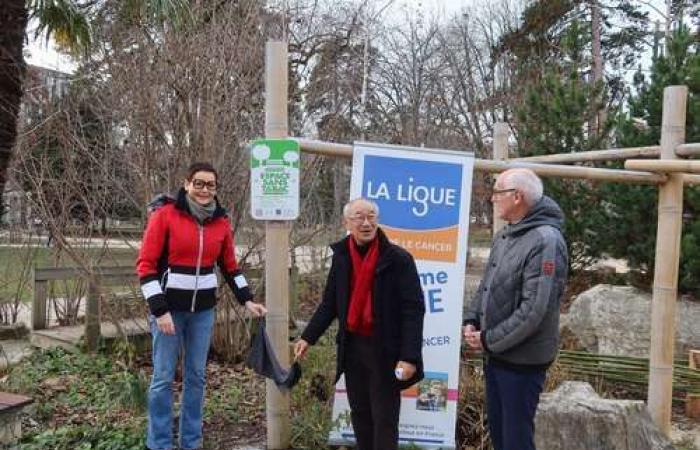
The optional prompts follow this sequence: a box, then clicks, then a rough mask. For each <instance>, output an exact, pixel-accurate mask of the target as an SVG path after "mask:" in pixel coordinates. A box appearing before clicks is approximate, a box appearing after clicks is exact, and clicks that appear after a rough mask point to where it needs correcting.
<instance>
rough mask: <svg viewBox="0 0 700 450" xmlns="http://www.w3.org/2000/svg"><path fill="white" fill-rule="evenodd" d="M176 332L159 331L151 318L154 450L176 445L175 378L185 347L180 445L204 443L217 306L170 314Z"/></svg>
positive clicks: (151, 432)
mask: <svg viewBox="0 0 700 450" xmlns="http://www.w3.org/2000/svg"><path fill="white" fill-rule="evenodd" d="M171 315H172V317H173V323H174V324H175V334H174V335H171V336H168V335H165V334H163V333H162V332H160V330H158V327H157V326H156V320H155V317H151V318H150V325H151V334H152V335H153V378H152V379H151V387H150V389H149V391H148V433H147V438H146V446H147V447H148V448H149V449H151V450H170V449H172V448H173V427H172V420H173V419H172V418H173V413H172V409H173V392H172V391H173V389H172V388H173V379H174V378H175V369H176V367H177V362H178V357H179V356H180V349H182V350H184V366H185V367H184V374H183V387H182V403H181V405H180V448H182V449H195V448H199V447H201V446H202V411H203V409H204V383H205V379H206V365H207V353H208V352H209V344H210V342H211V334H212V329H213V326H214V318H215V313H214V309H213V308H212V309H208V310H205V311H199V312H194V313H191V312H186V311H175V312H172V313H171Z"/></svg>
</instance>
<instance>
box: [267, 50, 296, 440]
mask: <svg viewBox="0 0 700 450" xmlns="http://www.w3.org/2000/svg"><path fill="white" fill-rule="evenodd" d="M265 56H266V61H265V136H266V137H267V138H286V137H287V134H288V131H287V126H288V125H287V124H288V117H287V96H288V86H287V84H288V78H287V59H288V58H287V43H286V42H285V41H269V42H268V43H267V46H266V53H265ZM290 228H291V226H290V223H289V222H284V221H267V222H265V297H266V298H265V303H266V305H267V309H268V314H267V332H268V334H269V336H270V341H271V342H272V347H273V348H274V350H275V353H276V355H277V358H278V359H279V362H280V363H281V364H282V366H284V367H288V366H289V272H288V271H287V255H288V253H289V230H290ZM265 393H266V397H265V400H266V415H267V448H268V449H271V450H282V449H286V448H289V444H290V440H291V439H290V438H291V430H290V426H289V413H290V409H289V394H288V393H284V392H282V391H281V390H280V389H279V388H278V387H277V386H276V385H275V383H274V382H273V381H272V380H267V381H266V389H265Z"/></svg>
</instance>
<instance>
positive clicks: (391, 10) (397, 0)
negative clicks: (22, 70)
mask: <svg viewBox="0 0 700 450" xmlns="http://www.w3.org/2000/svg"><path fill="white" fill-rule="evenodd" d="M0 1H2V0H0ZM338 1H343V0H338ZM640 1H641V0H640ZM644 1H646V0H644ZM663 1H664V0H650V2H651V3H653V4H655V5H656V6H658V7H660V8H663ZM377 3H378V4H379V5H380V6H379V7H380V8H381V7H382V6H383V5H389V6H388V8H387V10H386V13H387V14H390V15H394V16H397V15H400V14H401V11H402V10H403V9H405V8H409V9H411V8H423V10H424V11H425V12H426V13H427V14H435V15H436V16H437V17H438V18H441V19H444V18H447V17H450V16H452V15H453V14H455V13H457V12H459V11H461V10H462V8H463V7H465V6H468V5H470V4H474V3H480V4H483V3H484V0H393V1H392V0H386V1H378V2H377ZM650 13H651V15H652V17H658V14H656V13H655V12H654V11H653V10H652V9H650ZM29 28H30V29H33V25H32V24H30V26H29ZM33 36H34V33H33V32H30V33H29V43H28V45H27V46H25V59H26V61H27V63H29V64H32V65H37V66H41V67H48V68H51V69H54V70H60V71H64V72H72V71H73V70H74V68H75V64H74V63H73V62H72V61H71V59H70V58H69V57H68V56H65V55H62V54H60V53H58V52H57V51H56V49H55V46H54V45H53V43H52V42H49V43H48V44H47V43H46V40H45V38H42V37H40V38H39V39H33Z"/></svg>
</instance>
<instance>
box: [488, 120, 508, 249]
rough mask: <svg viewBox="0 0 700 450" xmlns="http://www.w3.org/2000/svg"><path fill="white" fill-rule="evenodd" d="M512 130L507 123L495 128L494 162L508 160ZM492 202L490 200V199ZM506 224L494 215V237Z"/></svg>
mask: <svg viewBox="0 0 700 450" xmlns="http://www.w3.org/2000/svg"><path fill="white" fill-rule="evenodd" d="M509 135H510V128H508V124H507V123H505V122H496V123H495V124H494V127H493V160H494V161H505V160H507V159H508V136H509ZM489 201H490V199H489ZM504 225H505V222H504V221H503V219H501V218H499V217H496V215H495V214H494V215H493V235H494V236H495V235H496V233H498V231H499V230H500V229H501V228H503V226H504Z"/></svg>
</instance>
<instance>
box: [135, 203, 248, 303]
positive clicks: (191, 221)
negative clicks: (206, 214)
mask: <svg viewBox="0 0 700 450" xmlns="http://www.w3.org/2000/svg"><path fill="white" fill-rule="evenodd" d="M185 195H187V193H186V192H185V190H184V189H180V192H178V196H177V199H169V200H166V201H165V205H164V206H162V207H160V208H158V209H157V210H155V212H153V213H152V215H151V217H150V218H149V220H148V225H147V226H146V231H145V233H144V236H143V242H142V244H141V250H140V251H139V256H138V259H137V261H136V272H137V273H138V276H139V280H140V282H141V292H142V293H143V296H144V297H145V298H146V300H147V301H148V305H149V307H150V310H151V313H152V314H153V315H154V316H156V317H159V316H161V315H163V314H165V313H166V312H168V311H191V312H195V311H202V310H205V309H209V308H212V307H214V305H215V304H216V289H217V287H218V280H217V277H216V272H215V270H214V268H215V267H216V266H218V267H219V270H220V272H221V274H222V275H223V276H224V278H225V279H226V282H227V283H228V285H229V286H230V287H231V289H232V290H233V293H234V294H235V296H236V299H237V300H238V301H239V302H240V303H241V304H245V302H246V301H248V300H252V299H253V296H252V294H251V292H250V289H249V287H248V283H247V281H246V279H245V277H244V276H243V274H242V273H241V271H240V270H239V269H238V266H237V264H236V255H235V253H234V248H235V247H234V241H233V234H232V232H231V223H230V222H229V220H228V217H227V216H226V210H225V209H224V208H222V207H221V206H220V205H219V203H218V201H217V203H216V210H215V211H214V215H213V217H212V218H211V219H207V220H206V221H205V222H204V224H199V223H198V222H197V220H196V219H195V218H194V217H193V216H192V214H190V212H189V207H188V205H187V199H186V198H185Z"/></svg>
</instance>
